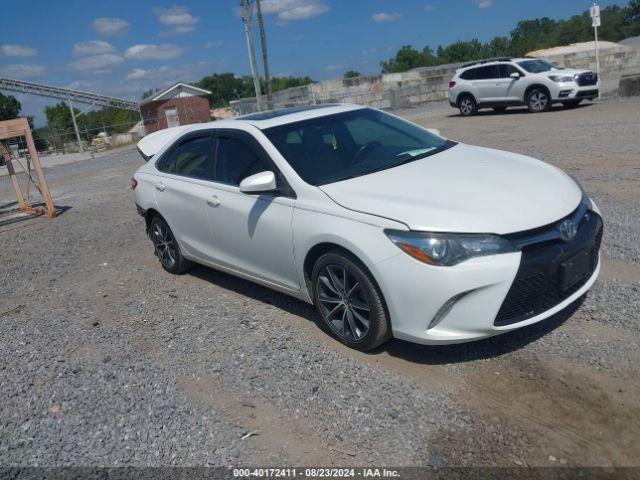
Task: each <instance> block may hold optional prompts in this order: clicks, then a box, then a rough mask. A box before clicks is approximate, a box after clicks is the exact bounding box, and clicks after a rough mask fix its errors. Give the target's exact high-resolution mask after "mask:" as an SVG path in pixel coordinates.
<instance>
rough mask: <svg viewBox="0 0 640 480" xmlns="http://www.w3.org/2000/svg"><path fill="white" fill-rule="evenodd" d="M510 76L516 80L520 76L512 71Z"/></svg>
mask: <svg viewBox="0 0 640 480" xmlns="http://www.w3.org/2000/svg"><path fill="white" fill-rule="evenodd" d="M509 76H510V77H511V78H513V79H515V80H518V79H519V78H520V74H519V73H518V72H513V73H512V74H511V75H509Z"/></svg>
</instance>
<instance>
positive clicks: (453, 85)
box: [449, 80, 456, 88]
mask: <svg viewBox="0 0 640 480" xmlns="http://www.w3.org/2000/svg"><path fill="white" fill-rule="evenodd" d="M455 86H456V82H454V81H453V80H451V81H450V82H449V88H453V87H455Z"/></svg>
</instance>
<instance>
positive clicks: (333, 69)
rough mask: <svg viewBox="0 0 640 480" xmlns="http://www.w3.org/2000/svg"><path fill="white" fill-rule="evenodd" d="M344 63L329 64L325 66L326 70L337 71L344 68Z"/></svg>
mask: <svg viewBox="0 0 640 480" xmlns="http://www.w3.org/2000/svg"><path fill="white" fill-rule="evenodd" d="M343 68H344V65H327V66H326V67H324V71H325V72H335V71H336V70H342V69H343Z"/></svg>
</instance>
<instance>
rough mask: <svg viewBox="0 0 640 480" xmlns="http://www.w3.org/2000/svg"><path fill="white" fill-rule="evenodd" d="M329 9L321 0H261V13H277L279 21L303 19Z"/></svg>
mask: <svg viewBox="0 0 640 480" xmlns="http://www.w3.org/2000/svg"><path fill="white" fill-rule="evenodd" d="M328 11H329V6H328V5H326V4H325V3H323V2H322V1H321V0H263V1H262V13H264V14H265V15H270V14H277V15H278V19H279V20H281V21H285V22H286V21H288V20H305V19H307V18H312V17H317V16H318V15H322V14H323V13H326V12H328Z"/></svg>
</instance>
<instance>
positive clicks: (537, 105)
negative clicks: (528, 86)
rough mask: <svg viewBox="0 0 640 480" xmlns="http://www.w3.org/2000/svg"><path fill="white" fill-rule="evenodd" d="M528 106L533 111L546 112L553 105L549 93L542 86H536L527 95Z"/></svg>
mask: <svg viewBox="0 0 640 480" xmlns="http://www.w3.org/2000/svg"><path fill="white" fill-rule="evenodd" d="M527 107H529V111H530V112H532V113H540V112H546V111H547V110H549V107H551V98H550V97H549V93H548V92H547V91H546V90H543V89H542V88H534V89H533V90H531V91H530V92H529V95H528V97H527Z"/></svg>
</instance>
